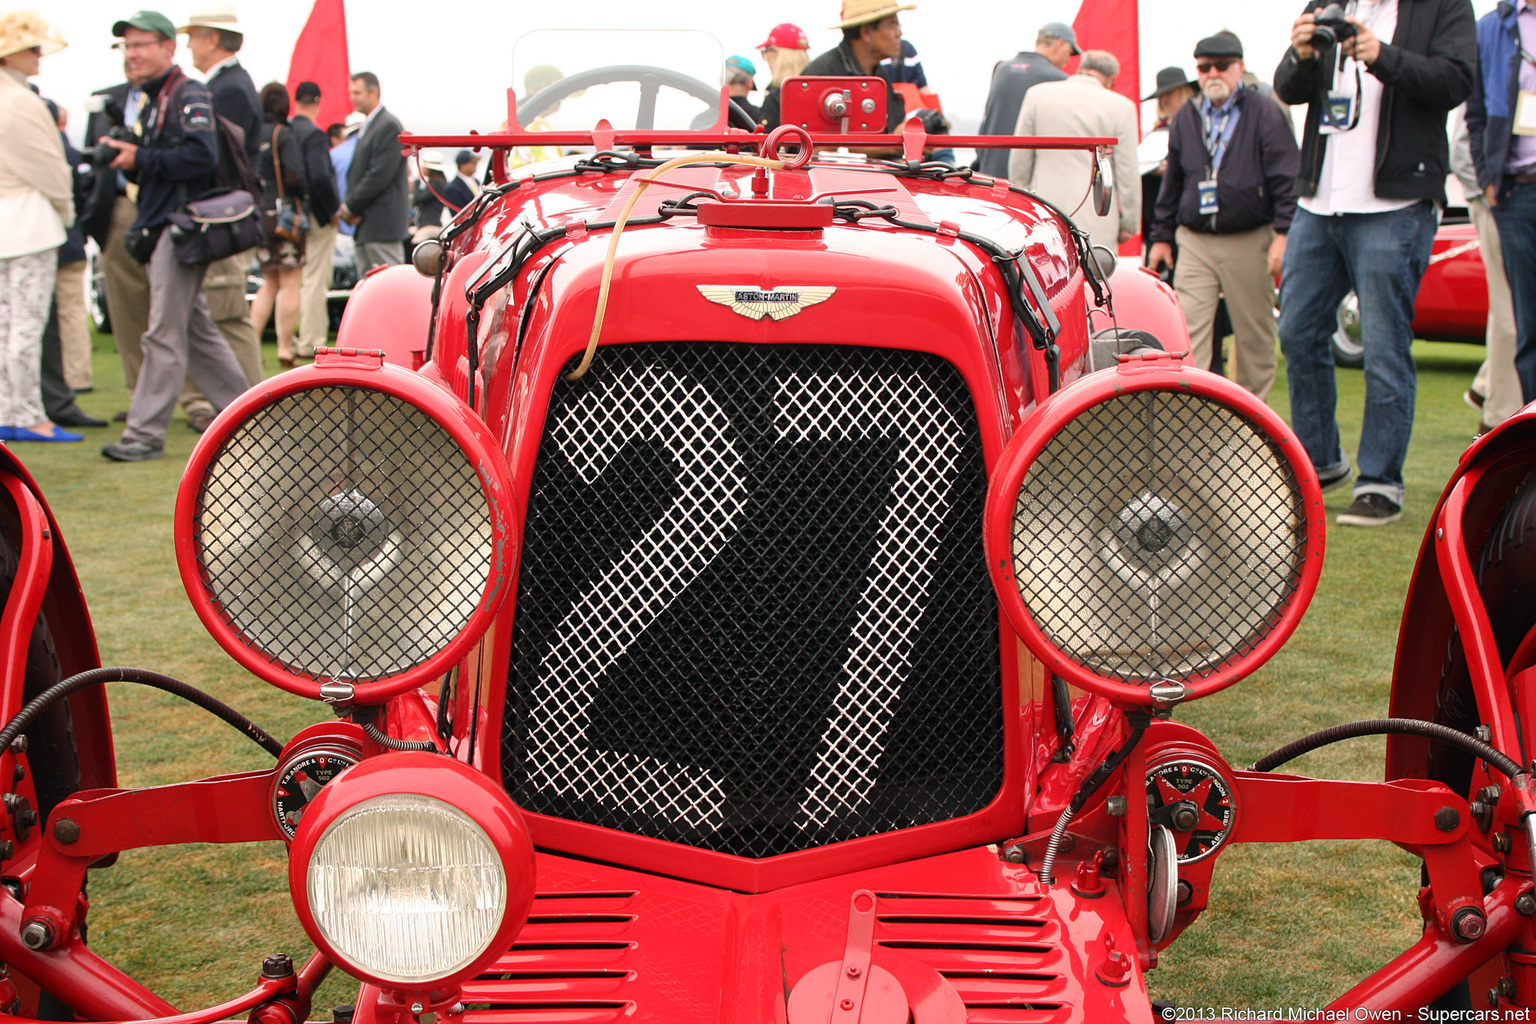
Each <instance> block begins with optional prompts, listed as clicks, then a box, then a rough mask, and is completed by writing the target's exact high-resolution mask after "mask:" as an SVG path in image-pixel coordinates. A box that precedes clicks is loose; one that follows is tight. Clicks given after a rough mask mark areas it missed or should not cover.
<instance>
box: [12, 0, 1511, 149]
mask: <svg viewBox="0 0 1536 1024" xmlns="http://www.w3.org/2000/svg"><path fill="white" fill-rule="evenodd" d="M23 2H27V0H23ZM30 2H31V3H32V4H35V6H36V7H37V9H38V10H39V12H40V13H42V15H43V16H44V17H46V18H48V19H50V20H52V21H54V22H55V23H56V24H57V25H59V26H60V27H61V28H62V29H63V30H64V32H65V35H66V36H67V38H68V39H69V41H70V46H69V48H68V49H66V50H64V51H63V52H61V53H59V54H56V55H54V56H51V57H46V58H44V60H43V71H42V74H41V75H40V76H38V78H37V84H38V86H39V88H41V89H42V91H43V94H44V95H45V96H48V97H50V98H52V99H55V100H57V101H59V102H61V103H63V104H65V105H66V106H67V107H68V108H69V109H70V111H71V115H72V120H71V129H72V132H71V134H72V135H73V136H75V137H76V138H78V132H79V130H80V128H81V126H82V125H83V123H84V118H83V117H82V116H81V111H80V101H81V99H82V98H83V97H84V96H85V95H86V94H87V93H89V92H91V91H92V90H95V89H98V88H101V87H102V86H106V85H111V84H113V83H115V82H120V81H122V69H121V64H120V61H119V59H118V56H117V54H115V53H114V52H113V51H111V50H110V49H109V47H110V46H111V43H112V38H111V25H112V22H113V21H115V20H116V19H118V18H121V17H123V16H124V15H125V14H128V13H132V11H134V10H136V9H137V7H136V6H132V5H131V3H114V2H108V0H30ZM141 2H152V0H141ZM310 4H311V0H263V2H261V3H256V2H252V0H238V6H237V10H238V12H239V16H240V19H241V23H242V27H243V28H244V29H245V31H246V37H245V39H246V42H245V49H244V51H243V52H242V53H241V58H242V62H243V63H244V64H245V65H246V67H247V68H249V69H250V72H251V75H252V76H253V77H254V78H255V80H256V84H257V86H258V88H259V87H260V86H261V84H262V83H264V82H266V81H268V80H271V79H277V80H283V79H285V78H286V77H287V72H288V60H289V57H290V55H291V54H292V51H293V44H294V40H295V39H296V38H297V36H298V34H299V30H300V29H301V28H302V27H303V25H304V21H305V19H306V18H307V17H308V15H309V10H310ZM194 6H195V4H189V2H188V0H168V2H167V3H165V5H164V6H163V8H161V9H162V10H163V12H164V13H165V14H166V15H168V16H169V17H170V18H171V19H172V20H174V21H177V22H178V23H179V22H180V21H181V20H182V19H183V18H185V17H186V16H187V15H188V14H190V13H191V11H192V9H193V7H194ZM1473 6H1474V8H1475V9H1476V11H1477V13H1478V14H1482V13H1484V12H1486V11H1488V10H1491V9H1492V8H1493V7H1494V6H1495V0H1474V4H1473ZM1077 8H1078V3H1077V2H1076V0H1063V2H1052V0H1011V2H1007V3H1003V2H993V3H959V2H956V0H943V2H942V3H939V2H931V0H930V2H924V3H919V4H918V7H917V9H916V10H913V11H907V12H904V13H903V14H902V16H901V18H902V25H903V28H904V30H905V32H906V36H907V38H908V39H909V40H910V41H911V42H912V43H913V44H914V45H915V46H916V47H917V49H918V52H919V53H920V54H921V56H922V58H923V64H924V67H925V69H926V70H927V73H928V80H929V83H930V85H931V86H932V87H933V88H935V89H936V90H938V92H939V94H940V96H941V98H942V100H943V103H944V110H945V112H946V114H948V115H949V117H950V119H951V121H953V122H954V125H955V130H956V131H957V132H959V131H967V130H973V129H974V128H975V126H976V125H977V124H978V123H979V122H980V119H981V112H982V108H983V106H984V104H985V103H986V95H987V83H988V81H989V80H990V77H991V71H992V66H993V64H995V63H996V62H997V61H998V60H1001V59H1003V58H1005V57H1010V56H1012V55H1013V54H1014V53H1016V52H1017V51H1018V50H1020V49H1029V48H1032V47H1033V43H1034V37H1035V30H1036V29H1037V28H1039V26H1040V25H1041V24H1043V23H1045V22H1048V21H1056V20H1060V21H1066V22H1069V23H1070V22H1071V21H1072V20H1073V18H1074V17H1075V16H1076V14H1077ZM1301 8H1302V3H1301V2H1300V0H1290V2H1287V0H1249V2H1247V3H1233V2H1231V0H1141V4H1140V11H1141V78H1142V89H1141V92H1142V94H1143V95H1144V94H1146V93H1147V92H1150V91H1151V84H1152V80H1153V78H1154V77H1155V75H1156V74H1157V70H1158V69H1159V68H1162V67H1166V66H1168V65H1172V64H1177V65H1180V66H1182V67H1183V68H1184V69H1185V70H1186V72H1187V73H1189V74H1190V75H1191V76H1193V74H1194V68H1193V64H1194V62H1193V60H1192V59H1191V58H1190V53H1191V51H1192V50H1193V48H1194V43H1195V41H1196V40H1198V39H1199V38H1201V37H1203V36H1206V35H1209V34H1211V33H1212V32H1214V31H1216V30H1218V29H1221V28H1228V29H1231V30H1232V31H1234V32H1236V33H1238V35H1240V36H1241V37H1242V40H1243V43H1244V45H1245V47H1246V49H1247V57H1248V65H1249V67H1250V69H1251V70H1253V71H1254V72H1256V73H1257V74H1258V75H1259V77H1260V78H1263V79H1265V80H1266V81H1267V80H1269V79H1270V77H1271V76H1272V74H1273V72H1274V69H1275V65H1276V64H1277V63H1278V62H1279V59H1280V56H1281V55H1282V54H1283V53H1284V52H1285V48H1286V46H1287V45H1288V43H1289V36H1290V25H1291V22H1292V21H1293V20H1294V18H1295V15H1296V14H1297V13H1298V12H1299V11H1300V10H1301ZM838 10H839V3H838V0H778V2H776V3H765V4H743V3H721V2H720V0H709V2H703V0H661V2H650V3H645V2H641V0H622V2H620V0H581V2H579V3H565V4H560V3H543V4H534V3H527V2H510V3H509V2H501V3H481V2H477V0H468V2H457V3H455V2H445V3H436V4H428V3H420V2H414V3H405V2H401V0H347V23H348V24H347V27H348V36H349V38H348V48H349V56H350V58H351V61H350V62H351V66H352V67H353V69H355V70H356V69H365V68H366V69H368V70H371V71H374V72H375V73H377V74H378V75H379V77H380V79H382V81H383V99H384V103H385V105H386V106H388V107H389V108H390V109H391V110H392V111H394V112H395V113H396V114H397V115H398V116H399V117H400V118H401V120H402V122H403V123H404V124H405V126H406V128H407V129H410V130H414V131H419V132H460V131H467V130H468V129H470V128H476V129H479V130H480V131H488V130H492V129H494V128H495V127H496V126H497V125H498V124H499V123H500V121H501V119H502V118H503V117H504V115H505V109H506V107H505V90H506V88H507V86H508V85H509V84H511V81H512V74H513V70H512V64H513V58H512V51H513V48H514V44H515V42H516V41H517V39H519V38H520V37H521V36H523V34H524V33H527V32H529V31H531V30H535V29H550V28H565V29H580V28H589V27H590V28H597V27H601V28H604V29H613V28H650V29H655V28H669V29H684V28H686V29H696V30H702V31H705V32H708V33H711V34H712V35H713V36H714V37H715V38H717V39H718V40H719V42H720V47H721V49H722V50H723V52H724V53H725V54H733V53H741V54H746V55H748V56H749V57H752V58H753V59H756V57H757V55H756V51H755V47H756V45H757V44H758V43H760V42H762V41H763V38H764V36H765V35H766V34H767V31H768V29H769V28H770V27H771V26H772V25H773V24H775V23H776V22H779V21H792V22H795V23H796V24H798V25H800V26H801V27H802V28H803V29H805V31H806V32H807V34H808V35H809V36H810V40H811V49H812V52H813V53H819V52H821V51H823V50H825V49H829V48H831V47H832V46H834V45H835V44H836V42H837V39H838V34H837V32H835V31H833V30H832V29H830V28H828V26H830V25H832V24H834V23H835V22H836V21H837V20H838V17H837V12H838ZM759 12H761V13H759ZM651 49H654V50H664V49H665V47H663V46H660V45H656V46H652V47H651ZM637 50H640V51H641V52H635V53H632V54H629V55H628V57H627V59H628V61H629V62H633V63H642V64H661V65H669V64H671V63H672V62H673V58H672V57H671V56H669V54H668V53H666V52H655V53H646V52H643V51H644V46H643V45H642V46H639V47H637ZM179 56H180V58H181V60H182V63H183V66H185V67H190V61H189V60H187V57H186V53H185V51H184V50H182V51H179ZM678 59H681V58H678ZM527 63H528V58H527V53H526V47H525V48H524V50H523V51H522V52H520V53H519V56H518V64H519V66H520V67H522V66H526V65H527ZM563 70H565V71H566V72H567V73H571V72H572V71H573V70H576V69H574V68H563ZM690 70H691V69H690ZM696 73H698V72H696ZM700 77H703V76H702V74H701V75H700ZM765 80H766V76H765V75H762V74H760V76H759V81H760V82H765ZM1151 106H1152V104H1147V105H1146V106H1145V107H1144V108H1143V111H1144V113H1146V114H1147V115H1148V116H1150V107H1151Z"/></svg>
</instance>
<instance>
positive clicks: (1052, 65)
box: [976, 21, 1082, 178]
mask: <svg viewBox="0 0 1536 1024" xmlns="http://www.w3.org/2000/svg"><path fill="white" fill-rule="evenodd" d="M1081 53H1082V51H1081V50H1079V49H1078V48H1077V33H1076V32H1074V31H1072V26H1071V25H1068V24H1065V23H1064V22H1060V21H1053V22H1051V23H1049V24H1047V25H1042V26H1040V31H1039V32H1037V33H1036V34H1035V48H1034V50H1033V51H1030V52H1025V51H1023V50H1020V51H1019V53H1018V54H1017V56H1015V57H1014V58H1013V59H1012V60H1005V61H1000V62H999V63H998V65H997V66H996V67H995V68H993V69H992V85H991V87H990V88H988V89H987V107H986V110H985V112H983V114H982V116H981V128H979V129H978V130H977V132H976V134H978V135H1012V134H1013V129H1014V126H1015V125H1017V124H1018V123H1019V111H1020V110H1022V109H1024V94H1025V93H1027V92H1028V91H1029V90H1030V87H1031V86H1035V85H1039V84H1040V83H1041V82H1064V81H1066V78H1067V73H1066V72H1065V71H1063V70H1062V68H1064V67H1066V66H1067V61H1069V60H1071V59H1072V58H1073V57H1076V56H1079V55H1080V54H1081ZM1008 155H1009V151H1008V150H1006V149H983V150H979V151H977V153H976V169H977V170H978V171H980V172H981V173H982V174H990V175H992V177H994V178H1006V177H1008Z"/></svg>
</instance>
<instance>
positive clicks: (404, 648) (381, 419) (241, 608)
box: [177, 360, 516, 700]
mask: <svg viewBox="0 0 1536 1024" xmlns="http://www.w3.org/2000/svg"><path fill="white" fill-rule="evenodd" d="M358 362H359V360H351V361H343V363H342V365H340V366H337V365H336V364H335V361H332V360H324V361H322V362H321V363H320V364H319V365H318V366H317V367H315V368H309V369H306V370H301V371H296V372H295V373H293V374H286V375H284V376H283V377H281V378H277V379H276V380H275V381H274V382H271V383H269V384H268V385H266V386H264V387H262V388H255V389H252V391H251V392H248V393H247V394H246V395H245V396H243V397H242V398H241V399H240V401H239V402H237V403H236V404H235V405H233V406H231V408H230V409H229V410H226V412H225V413H224V415H222V416H221V417H220V418H219V420H217V421H216V422H215V424H214V427H213V428H211V429H210V430H209V432H208V434H207V435H205V438H204V440H203V442H202V443H201V444H200V445H199V446H198V449H197V451H196V452H195V453H194V455H193V458H192V461H191V462H190V463H189V465H188V467H187V474H186V477H185V478H184V479H183V482H182V489H181V494H180V496H179V498H178V501H177V527H178V531H177V534H178V536H177V541H178V545H177V552H178V557H179V560H180V562H181V569H182V576H183V580H184V582H185V583H186V585H187V591H188V593H189V595H190V596H191V597H192V600H193V604H194V606H196V607H197V609H198V613H199V614H200V615H201V616H202V618H203V621H204V622H205V623H206V624H207V625H208V627H209V629H210V631H211V632H212V633H213V634H214V636H215V638H217V639H218V640H219V641H220V643H222V644H223V645H224V646H225V648H226V649H228V650H229V651H230V652H231V653H232V654H233V655H234V656H235V657H236V658H237V659H238V660H240V661H241V662H242V664H244V665H245V666H246V667H247V668H249V669H250V670H251V671H252V672H254V673H256V674H257V675H260V676H262V677H263V678H265V679H267V680H269V681H270V682H273V683H276V684H277V685H279V686H283V687H285V688H286V689H289V690H293V691H294V692H297V693H303V694H306V695H309V696H315V695H318V694H319V692H320V688H321V687H322V686H324V685H326V684H330V685H331V686H333V687H336V686H340V687H342V688H343V689H342V690H341V691H340V692H339V693H337V696H338V697H345V687H346V686H351V687H353V688H354V690H355V691H356V692H355V696H356V698H357V699H360V700H361V699H368V700H378V699H382V698H384V697H387V696H388V695H390V694H392V693H395V692H399V691H400V690H403V689H406V688H409V687H411V686H415V685H419V684H420V682H422V681H424V680H426V679H428V678H431V677H432V676H434V675H436V674H439V673H440V672H441V671H443V669H444V668H445V667H446V665H447V664H449V663H451V661H452V660H454V659H455V658H456V657H458V656H459V655H460V654H461V652H462V650H463V648H464V647H466V646H467V645H468V644H469V643H472V642H473V641H474V640H476V639H478V637H479V635H480V634H481V633H483V631H484V629H485V628H486V626H488V625H489V622H490V619H491V617H492V615H493V614H494V612H495V609H496V608H497V607H498V606H499V604H500V602H501V600H502V599H503V598H504V596H505V594H506V591H507V588H506V586H505V585H504V584H505V581H506V579H507V578H508V576H509V574H510V568H511V567H510V565H509V561H510V557H511V552H512V551H515V550H516V545H515V543H509V542H508V541H509V537H508V535H507V531H508V529H509V526H508V524H507V521H506V516H505V514H504V512H503V505H504V501H505V497H506V493H507V489H508V487H507V482H506V469H505V464H504V462H503V460H502V459H501V456H500V453H499V451H498V450H497V448H496V445H495V444H494V443H493V442H492V440H491V438H490V435H489V432H488V431H487V430H486V429H485V427H484V425H483V424H482V423H481V422H480V421H479V419H478V418H476V417H474V416H473V415H471V414H469V412H468V410H467V409H466V408H465V407H464V406H463V404H462V403H461V402H459V401H458V400H457V399H455V398H453V397H452V396H451V395H449V394H447V393H446V392H445V391H443V390H442V389H440V388H438V387H436V386H435V385H432V384H430V383H428V382H427V381H425V380H423V379H421V378H420V377H418V376H417V375H415V374H411V373H408V372H406V371H404V370H401V369H399V368H397V367H390V366H384V365H382V363H378V362H375V363H373V364H372V365H369V366H366V367H360V366H358V365H357V363H358ZM279 382H280V383H279ZM330 692H335V691H328V695H329V693H330Z"/></svg>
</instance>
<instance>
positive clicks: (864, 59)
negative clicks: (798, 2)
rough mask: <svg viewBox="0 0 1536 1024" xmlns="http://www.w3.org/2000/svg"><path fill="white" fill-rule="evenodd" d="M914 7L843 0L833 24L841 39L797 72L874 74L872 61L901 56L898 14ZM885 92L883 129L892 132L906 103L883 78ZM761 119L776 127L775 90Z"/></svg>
mask: <svg viewBox="0 0 1536 1024" xmlns="http://www.w3.org/2000/svg"><path fill="white" fill-rule="evenodd" d="M916 9H917V5H916V4H898V3H892V2H890V0H843V8H842V20H841V21H839V22H838V23H837V24H836V25H833V26H832V27H833V28H835V29H841V30H842V33H843V41H842V42H841V43H838V44H837V47H836V48H835V49H831V50H828V51H827V52H826V53H824V54H822V55H821V56H819V57H817V58H816V59H815V60H813V61H811V62H810V63H809V64H807V65H806V66H805V70H804V71H802V72H800V74H801V75H804V76H816V75H830V76H846V75H853V76H858V77H870V76H873V75H874V74H875V65H877V64H879V63H880V62H881V61H883V60H897V59H899V58H900V57H901V19H900V18H899V17H897V14H898V13H899V12H901V11H912V10H916ZM885 92H886V118H885V130H886V131H887V132H888V133H895V132H898V131H900V130H901V124H902V122H903V121H905V120H906V118H907V105H906V102H905V101H904V100H902V98H901V97H900V95H898V94H897V92H896V89H895V87H894V86H892V85H891V83H889V82H886V84H885ZM763 123H764V124H766V125H767V126H768V127H769V128H776V127H778V124H779V96H778V93H772V94H770V95H769V96H767V97H766V98H765V99H764V101H763Z"/></svg>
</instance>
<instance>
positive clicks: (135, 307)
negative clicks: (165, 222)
mask: <svg viewBox="0 0 1536 1024" xmlns="http://www.w3.org/2000/svg"><path fill="white" fill-rule="evenodd" d="M138 215H139V207H138V204H137V203H135V202H134V201H133V200H131V199H129V198H127V197H126V196H118V197H117V203H116V205H114V206H113V207H112V227H111V228H110V229H108V232H107V247H106V248H105V249H104V250H102V253H101V269H102V274H103V276H104V277H105V278H106V287H107V316H108V318H109V319H111V321H112V336H113V337H114V338H115V339H116V340H117V357H118V359H120V360H121V361H122V364H123V383H124V384H125V385H126V386H127V388H128V392H129V394H132V393H133V389H134V386H135V385H136V384H137V383H138V381H139V367H140V366H142V365H144V350H143V349H142V348H141V347H140V340H141V339H142V338H143V337H144V332H145V331H146V330H148V329H149V275H148V274H146V273H145V270H144V264H142V263H140V262H139V261H138V260H136V259H134V258H133V257H132V256H129V255H128V250H127V249H124V248H123V236H124V235H126V234H127V233H128V226H129V225H130V224H132V223H133V221H134V218H136V217H138Z"/></svg>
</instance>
